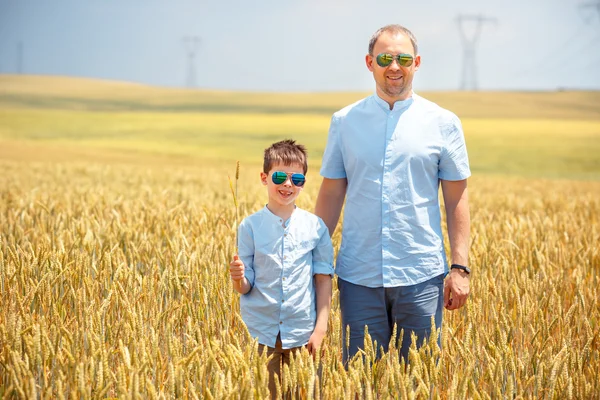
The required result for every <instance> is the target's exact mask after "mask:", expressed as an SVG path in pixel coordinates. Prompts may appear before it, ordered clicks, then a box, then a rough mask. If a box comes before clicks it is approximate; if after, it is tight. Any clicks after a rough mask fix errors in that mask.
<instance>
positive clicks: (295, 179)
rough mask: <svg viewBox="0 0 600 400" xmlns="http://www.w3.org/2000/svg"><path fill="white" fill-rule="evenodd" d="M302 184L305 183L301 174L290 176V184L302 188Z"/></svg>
mask: <svg viewBox="0 0 600 400" xmlns="http://www.w3.org/2000/svg"><path fill="white" fill-rule="evenodd" d="M304 182H306V178H305V177H304V175H302V174H293V175H292V183H293V184H294V185H296V186H304Z"/></svg>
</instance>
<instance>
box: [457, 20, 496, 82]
mask: <svg viewBox="0 0 600 400" xmlns="http://www.w3.org/2000/svg"><path fill="white" fill-rule="evenodd" d="M467 22H474V23H475V31H474V32H473V35H472V36H469V35H467V33H466V30H465V24H466V23H467ZM497 22H498V21H497V20H496V19H495V18H489V17H484V16H483V15H481V14H480V15H465V14H459V15H458V16H457V17H456V23H457V25H458V32H459V34H460V38H461V41H462V43H463V67H462V71H461V80H460V89H461V90H469V89H470V90H477V89H478V84H477V59H476V57H475V50H476V45H477V42H478V41H479V38H480V36H481V29H482V28H483V25H484V24H485V23H497Z"/></svg>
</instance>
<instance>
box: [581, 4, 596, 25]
mask: <svg viewBox="0 0 600 400" xmlns="http://www.w3.org/2000/svg"><path fill="white" fill-rule="evenodd" d="M579 8H581V9H583V10H585V9H588V8H595V9H596V11H598V15H599V16H600V0H598V1H596V2H589V3H581V4H580V5H579ZM599 21H600V20H599ZM586 22H588V21H586Z"/></svg>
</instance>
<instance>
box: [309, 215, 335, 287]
mask: <svg viewBox="0 0 600 400" xmlns="http://www.w3.org/2000/svg"><path fill="white" fill-rule="evenodd" d="M312 259H313V275H316V274H322V275H330V276H332V277H333V273H334V271H333V244H332V243H331V237H329V231H328V230H327V226H326V225H325V223H324V222H323V220H321V219H320V218H319V243H318V244H317V246H316V247H315V248H314V249H313V251H312Z"/></svg>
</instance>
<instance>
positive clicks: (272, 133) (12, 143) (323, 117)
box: [0, 75, 600, 180]
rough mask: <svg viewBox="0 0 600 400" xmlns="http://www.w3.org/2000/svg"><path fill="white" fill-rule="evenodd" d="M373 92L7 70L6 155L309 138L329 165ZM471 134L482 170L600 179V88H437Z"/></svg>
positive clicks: (95, 154) (221, 154) (231, 154)
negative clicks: (331, 144)
mask: <svg viewBox="0 0 600 400" xmlns="http://www.w3.org/2000/svg"><path fill="white" fill-rule="evenodd" d="M368 94H369V93H319V94H316V93H315V94H313V93H296V94H277V93H236V92H215V91H192V90H182V89H167V88H156V87H148V86H143V85H136V84H128V83H120V82H104V81H97V80H86V79H74V78H59V77H35V76H31V77H29V76H26V77H21V76H6V75H5V76H0V141H2V146H1V147H2V150H0V156H1V157H3V158H11V159H14V158H17V159H19V158H22V159H35V160H45V159H54V158H56V156H57V154H58V158H59V159H62V160H64V159H71V158H72V159H85V160H90V159H98V160H99V161H128V162H135V163H138V162H144V161H143V160H146V159H147V160H163V161H164V162H170V163H176V164H181V163H183V164H192V165H198V164H204V163H206V162H211V163H217V164H219V163H221V162H229V163H231V162H234V161H235V160H240V161H242V162H243V163H245V164H258V163H259V162H260V159H261V152H262V150H263V149H264V148H265V147H266V146H268V145H269V144H270V143H272V142H274V141H276V140H279V139H282V138H287V137H291V138H294V139H297V140H298V141H300V142H301V143H304V144H305V145H306V146H307V147H308V149H309V152H310V155H311V165H313V166H317V165H318V164H319V163H320V157H321V155H322V152H323V148H324V146H325V143H326V139H327V129H328V126H329V121H330V118H331V114H332V113H333V112H335V111H336V110H338V109H339V108H341V107H343V106H345V105H347V104H349V103H351V102H354V101H356V100H358V99H361V98H362V97H364V96H366V95H368ZM421 95H423V96H424V97H426V98H428V99H431V100H433V101H435V102H437V103H438V104H440V105H442V106H443V107H446V108H448V109H450V110H452V111H454V112H455V113H456V114H457V115H458V116H459V117H460V118H461V119H462V122H463V125H464V129H465V135H466V139H467V145H468V149H469V157H470V160H471V166H472V170H473V173H474V174H482V173H483V174H500V175H510V176H526V177H536V178H567V179H594V180H595V179H599V178H600V92H544V93H540V92H531V93H529V92H518V93H517V92H446V93H444V92H432V93H421Z"/></svg>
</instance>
